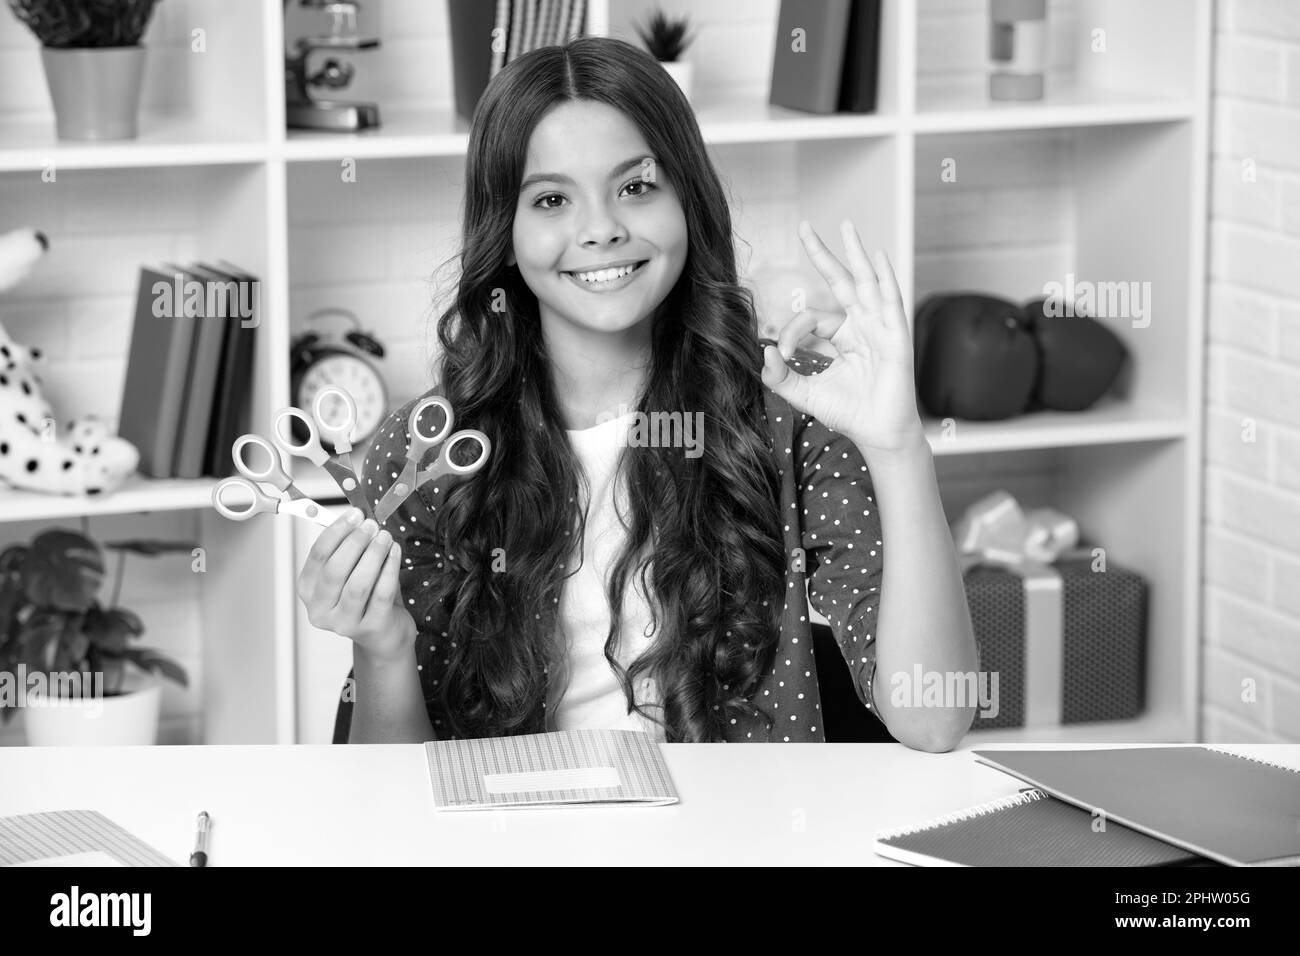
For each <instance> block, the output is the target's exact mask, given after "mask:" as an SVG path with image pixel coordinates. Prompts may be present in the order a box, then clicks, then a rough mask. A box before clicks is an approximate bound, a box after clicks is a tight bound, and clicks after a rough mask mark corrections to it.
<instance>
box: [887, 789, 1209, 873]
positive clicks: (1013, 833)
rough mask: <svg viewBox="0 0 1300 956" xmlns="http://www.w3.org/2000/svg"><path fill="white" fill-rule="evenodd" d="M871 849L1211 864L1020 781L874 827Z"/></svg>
mask: <svg viewBox="0 0 1300 956" xmlns="http://www.w3.org/2000/svg"><path fill="white" fill-rule="evenodd" d="M874 849H875V852H876V853H877V854H878V855H880V856H883V857H887V858H889V859H891V860H898V861H899V862H902V863H911V864H913V865H914V866H1213V865H1215V864H1214V863H1212V862H1211V861H1210V860H1207V859H1206V858H1204V857H1202V856H1198V855H1197V854H1195V853H1191V852H1189V851H1188V850H1184V849H1182V848H1181V847H1176V846H1173V845H1172V844H1169V843H1165V842H1164V841H1162V840H1156V839H1154V838H1152V837H1149V836H1147V835H1146V834H1144V833H1139V832H1137V831H1136V830H1130V829H1129V828H1128V827H1124V826H1120V825H1119V824H1117V823H1114V822H1107V823H1106V824H1105V827H1104V829H1103V828H1101V827H1099V826H1098V823H1097V821H1096V820H1094V818H1093V816H1092V814H1090V813H1088V812H1087V811H1086V810H1080V809H1079V808H1078V807H1076V806H1073V805H1071V804H1069V803H1065V802H1063V801H1061V800H1054V799H1053V798H1052V797H1051V796H1049V795H1048V794H1047V793H1044V792H1043V791H1042V790H1036V789H1026V790H1022V791H1021V792H1020V793H1017V794H1015V795H1014V796H1010V797H1003V798H1001V799H998V800H991V801H989V802H988V803H983V804H980V805H979V806H977V807H970V808H969V809H966V810H962V811H961V812H959V813H953V814H949V815H948V816H945V817H940V818H938V819H936V820H929V821H927V822H925V823H922V824H919V825H917V826H908V827H898V828H897V829H894V830H887V831H884V832H882V833H878V834H877V835H876V842H875V847H874Z"/></svg>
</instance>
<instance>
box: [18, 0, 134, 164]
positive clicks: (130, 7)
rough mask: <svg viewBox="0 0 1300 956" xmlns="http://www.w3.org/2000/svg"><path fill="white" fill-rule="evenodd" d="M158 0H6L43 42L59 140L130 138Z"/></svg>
mask: <svg viewBox="0 0 1300 956" xmlns="http://www.w3.org/2000/svg"><path fill="white" fill-rule="evenodd" d="M155 3H156V0H9V7H10V9H11V10H13V12H14V15H15V16H16V17H18V19H19V20H21V21H22V22H23V23H25V24H27V26H28V28H30V29H31V31H32V33H34V34H35V35H36V39H38V40H40V41H41V63H42V65H43V66H44V67H45V82H46V84H47V85H48V86H49V88H50V99H51V100H52V101H53V103H54V117H55V125H56V128H57V130H58V137H59V139H66V140H113V139H134V138H135V137H136V135H137V118H138V115H139V111H140V88H141V84H142V82H143V78H144V57H145V48H144V47H143V46H142V45H141V44H140V38H141V37H142V36H143V35H144V31H145V28H146V27H147V26H148V25H149V18H150V16H151V15H152V14H153V8H154V4H155Z"/></svg>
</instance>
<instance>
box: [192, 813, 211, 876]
mask: <svg viewBox="0 0 1300 956" xmlns="http://www.w3.org/2000/svg"><path fill="white" fill-rule="evenodd" d="M211 819H212V818H211V817H209V816H208V811H206V810H204V811H203V812H202V813H200V814H199V822H198V829H197V830H195V831H194V852H193V853H191V854H190V866H207V865H208V824H209V823H210V822H211Z"/></svg>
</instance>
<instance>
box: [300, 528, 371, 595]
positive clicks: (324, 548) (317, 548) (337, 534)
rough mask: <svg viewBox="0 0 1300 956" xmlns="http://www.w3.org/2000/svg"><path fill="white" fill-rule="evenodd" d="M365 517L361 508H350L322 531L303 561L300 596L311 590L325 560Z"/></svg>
mask: <svg viewBox="0 0 1300 956" xmlns="http://www.w3.org/2000/svg"><path fill="white" fill-rule="evenodd" d="M364 517H365V516H364V515H363V514H362V513H361V509H360V508H348V509H347V510H346V511H344V512H343V514H341V515H340V516H339V517H338V518H337V519H336V520H335V521H334V522H333V523H332V524H330V525H329V526H328V527H327V528H326V529H325V530H324V531H322V532H321V533H320V535H319V536H318V537H317V538H316V541H315V543H314V544H312V546H311V550H309V551H308V552H307V560H306V561H304V562H303V564H302V570H301V571H300V572H299V574H298V593H299V595H300V596H301V595H302V594H303V593H304V592H310V591H311V589H312V587H313V586H314V584H315V582H316V580H317V578H318V577H319V576H320V573H321V568H322V567H323V566H324V565H325V562H326V561H328V560H329V559H330V557H331V555H333V554H334V551H335V550H336V549H337V548H338V546H339V544H340V543H342V541H343V540H344V539H345V538H346V537H347V536H348V535H349V534H351V533H352V531H353V529H355V528H356V527H357V525H359V524H361V520H362V518H364Z"/></svg>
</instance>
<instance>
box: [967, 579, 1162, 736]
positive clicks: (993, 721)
mask: <svg viewBox="0 0 1300 956" xmlns="http://www.w3.org/2000/svg"><path fill="white" fill-rule="evenodd" d="M1047 569H1050V571H1051V572H1054V573H1055V574H1056V575H1059V577H1060V587H1059V595H1055V596H1054V595H1053V594H1052V593H1051V592H1052V590H1053V589H1052V588H1051V587H1050V586H1049V588H1048V589H1047V594H1046V595H1045V594H1044V592H1043V591H1042V590H1041V589H1040V590H1039V592H1038V593H1037V594H1035V593H1034V591H1033V588H1034V587H1035V586H1036V585H1035V583H1034V582H1035V579H1037V583H1038V585H1041V584H1042V583H1043V578H1044V577H1048V578H1050V577H1051V574H1045V571H1046V570H1047ZM962 580H963V583H964V584H965V586H966V598H967V602H968V603H969V605H970V613H971V622H972V624H973V625H974V628H975V639H976V642H977V643H978V644H979V650H980V670H981V671H984V672H987V673H989V674H990V685H989V686H990V689H991V688H992V684H991V675H992V674H994V673H996V674H997V675H998V683H997V688H998V698H997V704H998V706H997V715H996V716H994V717H984V716H981V715H979V714H977V716H976V718H975V722H974V724H973V726H972V728H971V729H972V730H986V729H993V728H997V727H1022V726H1040V725H1041V726H1050V725H1051V724H1052V723H1053V722H1055V723H1061V724H1073V723H1084V722H1089V721H1102V720H1125V719H1131V718H1134V717H1136V716H1137V715H1138V714H1139V713H1141V711H1142V708H1143V707H1144V705H1145V701H1144V697H1145V694H1144V692H1145V688H1146V631H1147V591H1148V589H1147V582H1146V580H1145V579H1144V578H1143V577H1142V576H1141V575H1140V574H1138V573H1137V572H1135V571H1131V570H1128V569H1125V568H1121V567H1117V566H1116V565H1114V564H1113V563H1110V564H1108V565H1107V567H1106V570H1105V571H1094V570H1092V559H1091V558H1090V557H1089V558H1062V559H1061V560H1059V561H1057V562H1055V563H1054V564H1051V565H1047V566H1039V571H1038V572H1037V574H1036V575H1030V576H1022V575H1021V574H1018V573H1016V572H1015V571H1011V570H1008V569H1006V568H1003V567H999V566H996V565H992V564H979V565H975V566H974V567H971V568H968V569H967V571H966V572H965V574H964V575H963V578H962ZM1048 583H1049V585H1050V583H1051V582H1048ZM1031 602H1034V606H1035V608H1036V610H1031V608H1030V603H1031ZM1044 602H1046V603H1044ZM1058 604H1059V607H1060V613H1059V623H1058V622H1053V621H1050V620H1049V621H1048V623H1049V624H1052V625H1054V626H1049V627H1042V625H1041V622H1042V620H1043V618H1042V616H1041V615H1042V614H1043V613H1044V610H1043V609H1044V607H1045V606H1046V607H1048V608H1050V607H1054V606H1057V605H1058ZM1027 618H1033V619H1034V620H1037V621H1039V622H1040V623H1039V624H1038V625H1037V626H1038V629H1039V631H1040V633H1033V634H1026V624H1027ZM1034 626H1035V625H1034V624H1032V623H1031V624H1030V627H1034ZM1042 631H1046V632H1047V633H1041V632H1042ZM1056 635H1059V638H1058V639H1059V646H1056V647H1052V646H1047V645H1045V644H1044V641H1045V640H1046V641H1051V640H1053V638H1054V637H1055V636H1056ZM1027 717H1028V718H1029V719H1028V722H1027V721H1026V718H1027Z"/></svg>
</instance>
